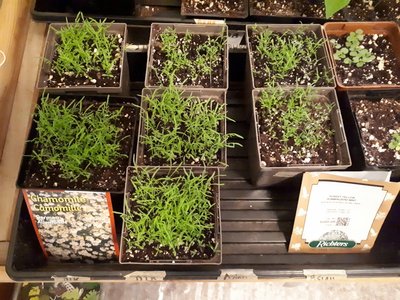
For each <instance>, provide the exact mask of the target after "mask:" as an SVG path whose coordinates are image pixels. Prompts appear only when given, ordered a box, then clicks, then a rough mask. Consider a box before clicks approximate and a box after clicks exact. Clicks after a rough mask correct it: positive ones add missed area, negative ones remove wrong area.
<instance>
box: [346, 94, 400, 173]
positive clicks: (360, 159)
mask: <svg viewBox="0 0 400 300" xmlns="http://www.w3.org/2000/svg"><path fill="white" fill-rule="evenodd" d="M383 98H385V99H388V98H389V99H394V100H397V101H400V93H399V92H398V91H396V90H382V91H349V92H347V93H342V97H341V100H342V102H341V106H342V111H343V113H344V115H343V119H344V120H345V123H346V124H345V127H346V131H347V136H348V138H349V148H350V152H351V155H352V157H354V159H353V163H354V166H353V167H354V168H355V169H358V170H366V171H391V172H392V176H391V179H392V180H394V181H399V180H400V162H399V163H398V164H397V165H381V164H377V165H371V164H370V163H369V162H368V160H367V159H366V154H365V150H364V147H363V146H362V144H363V142H362V140H363V139H362V137H361V130H360V126H359V121H358V120H357V117H356V114H355V112H354V111H353V109H352V106H351V103H353V102H357V101H360V100H368V101H379V100H381V99H383ZM353 167H352V169H353Z"/></svg>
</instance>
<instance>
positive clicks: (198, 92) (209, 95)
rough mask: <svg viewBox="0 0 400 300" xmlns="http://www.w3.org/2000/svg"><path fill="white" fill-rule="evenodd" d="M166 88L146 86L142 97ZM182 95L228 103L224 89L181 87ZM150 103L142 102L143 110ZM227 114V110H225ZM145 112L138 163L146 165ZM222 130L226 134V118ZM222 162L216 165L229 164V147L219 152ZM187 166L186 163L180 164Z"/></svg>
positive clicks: (140, 123) (141, 128)
mask: <svg viewBox="0 0 400 300" xmlns="http://www.w3.org/2000/svg"><path fill="white" fill-rule="evenodd" d="M164 90H165V88H144V89H143V90H142V97H146V96H150V95H153V94H154V93H155V95H161V94H162V93H163V91H164ZM181 91H182V97H184V98H185V97H189V96H193V97H196V98H200V99H205V100H206V99H212V100H213V101H215V102H217V103H219V104H226V91H225V90H223V89H181ZM147 107H148V103H147V102H145V101H142V102H141V111H142V112H144V111H146V110H147ZM225 115H226V111H225ZM144 125H145V124H144V120H143V113H141V114H140V122H139V131H138V143H137V149H136V165H138V166H145V162H144V155H145V149H144V148H145V145H144V144H143V136H144V135H146V134H147V133H146V131H145V127H144ZM220 132H221V134H223V135H225V134H226V118H225V119H224V121H221V122H220ZM217 155H219V161H220V163H219V164H218V165H217V166H216V167H219V168H225V167H226V166H227V162H228V161H227V149H226V147H224V148H222V149H221V150H220V151H219V153H218V154H217ZM180 166H185V165H183V164H182V165H180ZM187 166H188V167H193V166H192V165H187Z"/></svg>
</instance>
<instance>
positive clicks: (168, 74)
mask: <svg viewBox="0 0 400 300" xmlns="http://www.w3.org/2000/svg"><path fill="white" fill-rule="evenodd" d="M196 35H198V34H196ZM159 39H160V43H161V49H160V52H161V53H163V54H164V55H165V56H166V61H165V63H164V64H163V65H162V67H161V69H159V68H158V67H154V71H155V74H156V76H157V77H158V78H159V79H160V81H161V82H163V83H164V85H166V86H167V85H170V84H189V85H199V83H198V82H199V80H200V79H202V78H204V77H209V80H210V85H211V84H212V79H213V78H212V77H213V76H212V72H213V70H214V69H215V68H217V67H218V65H220V64H221V63H223V61H222V60H221V57H223V53H224V49H225V45H226V38H225V35H224V34H223V32H222V33H221V34H220V35H218V36H212V35H208V36H207V39H206V40H205V41H203V42H200V43H199V40H198V38H197V37H196V38H195V35H194V34H193V33H190V32H188V31H187V32H186V33H185V34H183V37H182V34H178V33H177V32H176V30H175V29H174V28H172V27H167V28H166V29H165V30H163V31H162V32H161V33H160V34H159ZM181 74H185V75H186V76H187V78H186V79H183V80H190V81H191V83H190V82H182V81H181V80H182V78H180V77H182V75H181ZM161 78H166V80H162V79H161Z"/></svg>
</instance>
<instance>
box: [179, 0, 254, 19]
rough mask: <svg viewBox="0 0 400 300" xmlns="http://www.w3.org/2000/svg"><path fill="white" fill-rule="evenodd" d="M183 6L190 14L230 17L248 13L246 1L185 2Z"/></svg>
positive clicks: (193, 0) (185, 0)
mask: <svg viewBox="0 0 400 300" xmlns="http://www.w3.org/2000/svg"><path fill="white" fill-rule="evenodd" d="M182 6H183V7H184V8H185V12H186V13H190V14H224V15H226V16H227V17H229V16H237V15H242V14H244V13H247V12H246V11H245V9H246V8H247V7H246V5H245V1H244V0H223V1H219V0H184V1H182Z"/></svg>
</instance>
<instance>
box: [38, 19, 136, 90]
mask: <svg viewBox="0 0 400 300" xmlns="http://www.w3.org/2000/svg"><path fill="white" fill-rule="evenodd" d="M68 24H73V23H51V24H50V25H49V29H48V32H47V37H46V42H45V48H44V54H43V59H42V62H41V66H40V68H39V74H38V78H37V82H36V87H37V88H38V89H39V90H41V91H43V90H45V91H46V92H49V93H58V94H65V93H80V94H82V93H83V94H90V93H92V94H93V93H99V94H121V95H126V94H127V93H128V92H129V70H128V63H127V57H126V52H125V42H126V39H127V26H126V24H123V23H109V24H107V25H109V28H108V32H109V33H112V34H120V35H121V36H122V38H123V41H122V43H121V61H120V78H119V84H118V86H116V87H99V86H96V85H95V84H91V85H89V84H88V85H78V86H63V87H49V86H48V85H47V79H48V78H49V75H50V68H51V63H50V64H49V63H47V62H51V61H52V59H53V56H54V53H55V51H56V39H57V34H56V32H55V30H59V29H61V28H63V27H65V26H67V25H68Z"/></svg>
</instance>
